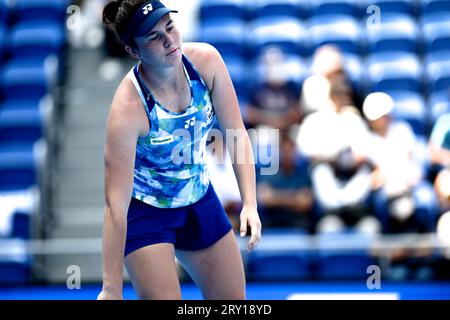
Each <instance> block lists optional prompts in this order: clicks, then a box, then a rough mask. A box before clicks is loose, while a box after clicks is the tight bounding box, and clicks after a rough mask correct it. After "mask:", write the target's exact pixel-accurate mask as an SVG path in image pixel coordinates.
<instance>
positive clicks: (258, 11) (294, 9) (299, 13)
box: [253, 0, 308, 19]
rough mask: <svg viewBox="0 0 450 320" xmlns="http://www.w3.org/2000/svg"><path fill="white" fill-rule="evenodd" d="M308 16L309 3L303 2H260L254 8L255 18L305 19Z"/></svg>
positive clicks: (292, 0)
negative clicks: (283, 17) (282, 17)
mask: <svg viewBox="0 0 450 320" xmlns="http://www.w3.org/2000/svg"><path fill="white" fill-rule="evenodd" d="M307 15H308V4H307V1H301V0H300V1H299V0H259V1H255V3H254V7H253V18H260V17H265V16H286V17H293V18H300V19H305V18H306V17H307Z"/></svg>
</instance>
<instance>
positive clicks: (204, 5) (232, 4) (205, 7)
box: [199, 0, 247, 22]
mask: <svg viewBox="0 0 450 320" xmlns="http://www.w3.org/2000/svg"><path fill="white" fill-rule="evenodd" d="M199 18H200V21H203V22H206V21H209V20H212V21H214V20H220V19H224V18H238V19H242V20H245V19H246V18H247V7H246V5H245V4H244V1H242V0H202V1H201V2H200V12H199Z"/></svg>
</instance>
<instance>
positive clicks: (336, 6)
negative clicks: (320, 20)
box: [310, 0, 361, 18]
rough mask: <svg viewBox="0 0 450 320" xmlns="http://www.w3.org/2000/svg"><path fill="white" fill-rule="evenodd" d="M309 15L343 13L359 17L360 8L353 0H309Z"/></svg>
mask: <svg viewBox="0 0 450 320" xmlns="http://www.w3.org/2000/svg"><path fill="white" fill-rule="evenodd" d="M310 6H311V8H310V10H311V17H314V16H319V15H335V14H343V15H348V16H353V17H355V18H360V16H361V8H360V6H359V4H358V1H353V0H311V1H310Z"/></svg>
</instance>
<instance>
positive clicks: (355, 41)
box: [308, 15, 362, 55]
mask: <svg viewBox="0 0 450 320" xmlns="http://www.w3.org/2000/svg"><path fill="white" fill-rule="evenodd" d="M308 35H309V42H310V50H311V52H310V53H312V52H313V51H314V50H316V49H317V48H318V47H320V46H322V45H324V44H334V45H336V46H337V47H338V48H339V49H340V50H341V51H342V52H343V53H350V54H356V55H359V54H360V53H361V40H362V33H361V25H360V23H359V21H358V20H357V19H355V18H353V17H349V16H345V15H324V16H316V17H312V18H311V19H309V21H308Z"/></svg>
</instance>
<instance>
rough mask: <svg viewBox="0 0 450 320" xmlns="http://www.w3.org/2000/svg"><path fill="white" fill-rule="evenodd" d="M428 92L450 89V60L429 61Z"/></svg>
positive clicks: (427, 68) (427, 70) (427, 69)
mask: <svg viewBox="0 0 450 320" xmlns="http://www.w3.org/2000/svg"><path fill="white" fill-rule="evenodd" d="M426 76H427V83H428V92H429V93H430V94H431V93H433V92H439V91H448V90H449V89H450V61H442V62H434V63H429V64H427V66H426Z"/></svg>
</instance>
